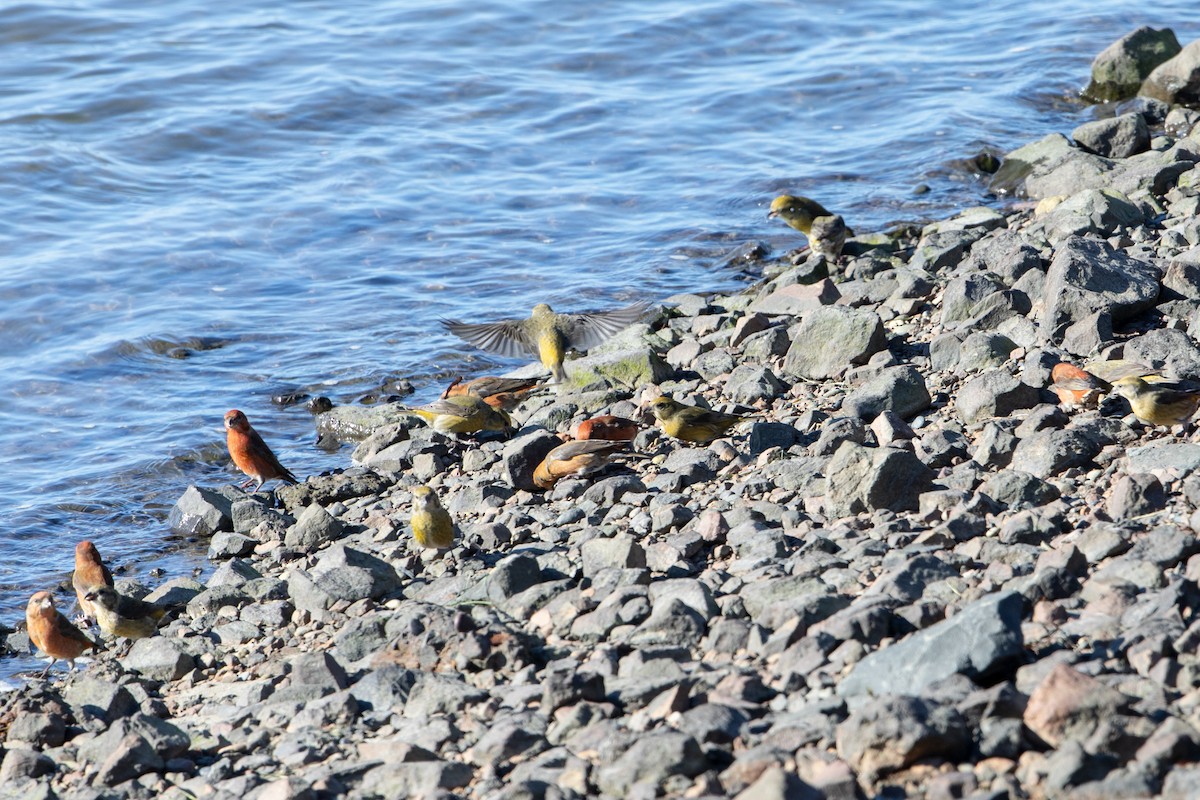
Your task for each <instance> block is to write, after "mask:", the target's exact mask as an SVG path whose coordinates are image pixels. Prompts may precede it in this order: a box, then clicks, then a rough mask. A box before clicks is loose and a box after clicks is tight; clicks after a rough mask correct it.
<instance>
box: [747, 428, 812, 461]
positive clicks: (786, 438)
mask: <svg viewBox="0 0 1200 800" xmlns="http://www.w3.org/2000/svg"><path fill="white" fill-rule="evenodd" d="M798 441H800V431H798V430H796V428H795V427H794V426H792V425H788V424H787V423H784V422H755V423H754V424H752V425H751V426H750V440H749V448H750V455H752V456H757V455H758V454H759V453H762V452H763V451H765V450H769V449H770V448H772V447H779V448H782V449H784V450H786V449H788V448H789V447H791V446H792V445H794V444H796V442H798Z"/></svg>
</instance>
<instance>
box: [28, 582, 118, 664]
mask: <svg viewBox="0 0 1200 800" xmlns="http://www.w3.org/2000/svg"><path fill="white" fill-rule="evenodd" d="M25 626H26V628H27V629H28V633H29V641H31V642H33V643H34V644H35V645H37V648H38V649H39V650H41V651H42V652H43V653H45V654H46V655H48V656H50V665H49V666H47V667H46V671H45V672H43V673H42V677H43V678H44V677H46V676H47V675H49V674H50V667H53V666H54V662H56V661H58V660H59V659H60V658H64V659H66V660H67V663H69V664H70V665H71V669H75V659H77V658H79V657H80V656H81V655H83V653H84V651H85V650H99V649H100V646H99V645H97V644H96V643H95V642H93V641H92V640H91V639H89V638H88V637H87V636H85V635H84V634H83V632H82V631H80V630H79V628H76V627H75V626H74V625H72V624H71V621H70V620H69V619H67V618H66V617H64V616H63V615H62V612H60V611H59V610H58V609H57V608H55V607H54V595H52V594H50V593H49V592H38V593H37V594H35V595H34V596H33V597H31V598H29V605H28V606H26V607H25Z"/></svg>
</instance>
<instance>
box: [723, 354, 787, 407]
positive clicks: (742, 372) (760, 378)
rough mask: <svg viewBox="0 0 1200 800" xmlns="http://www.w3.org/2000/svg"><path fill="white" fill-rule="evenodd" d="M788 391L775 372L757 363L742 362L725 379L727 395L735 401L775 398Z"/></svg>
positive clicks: (749, 401)
mask: <svg viewBox="0 0 1200 800" xmlns="http://www.w3.org/2000/svg"><path fill="white" fill-rule="evenodd" d="M786 391H787V385H786V384H785V383H784V382H783V381H781V380H779V378H777V377H775V373H774V372H771V370H769V369H767V368H766V367H763V366H759V365H757V364H742V365H741V366H739V367H737V368H736V369H734V370H733V372H732V373H730V375H729V378H728V379H726V381H725V395H726V396H727V397H728V398H729V399H730V400H732V401H734V402H735V403H747V404H748V403H753V402H755V401H757V400H774V399H775V398H776V397H779V396H780V395H781V394H783V393H784V392H786Z"/></svg>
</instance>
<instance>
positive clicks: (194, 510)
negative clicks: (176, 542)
mask: <svg viewBox="0 0 1200 800" xmlns="http://www.w3.org/2000/svg"><path fill="white" fill-rule="evenodd" d="M167 527H169V528H170V529H171V531H172V532H174V533H177V534H179V535H181V536H212V535H213V534H214V533H216V532H217V531H231V530H233V518H232V516H231V504H230V502H229V498H227V497H225V496H224V495H222V494H220V493H219V492H214V491H212V490H211V489H201V488H200V487H198V486H189V487H188V488H187V489H186V490H184V493H183V496H182V497H180V498H179V499H178V500H177V501H175V505H174V506H172V507H171V513H170V514H169V515H168V516H167Z"/></svg>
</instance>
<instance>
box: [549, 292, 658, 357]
mask: <svg viewBox="0 0 1200 800" xmlns="http://www.w3.org/2000/svg"><path fill="white" fill-rule="evenodd" d="M649 309H650V304H649V303H634V304H633V305H631V306H626V307H625V308H614V309H612V310H611V311H594V312H584V313H581V314H565V315H564V316H566V317H567V318H568V319H569V325H568V330H567V331H565V333H566V334H567V339H568V340H569V341H570V343H571V347H572V348H574V349H576V350H589V349H591V348H593V347H595V346H596V345H598V344H602V343H603V342H604V341H605V340H607V339H609V338H611V337H613V336H615V335H617V334H618V333H620V332H621V331H623V330H625V329H626V328H628V327H629V326H630V325H632V324H633V323H635V322H637V321H638V320H639V319H641V318H642V317H643V316H644V315H645V313H646V312H647V311H648V310H649Z"/></svg>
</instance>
